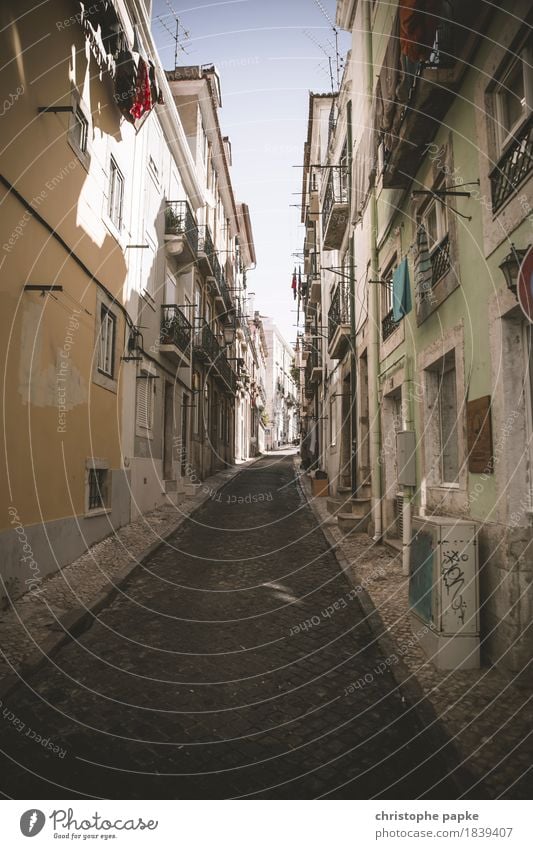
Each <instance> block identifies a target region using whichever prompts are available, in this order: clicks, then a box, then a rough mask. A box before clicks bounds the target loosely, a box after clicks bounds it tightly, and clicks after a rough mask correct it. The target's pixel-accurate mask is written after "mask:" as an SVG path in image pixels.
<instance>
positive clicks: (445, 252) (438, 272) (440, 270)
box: [429, 236, 451, 288]
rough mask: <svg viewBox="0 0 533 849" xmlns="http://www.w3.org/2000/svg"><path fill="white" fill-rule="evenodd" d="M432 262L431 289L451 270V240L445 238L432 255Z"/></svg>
mask: <svg viewBox="0 0 533 849" xmlns="http://www.w3.org/2000/svg"><path fill="white" fill-rule="evenodd" d="M429 258H430V260H431V287H432V288H433V286H435V285H436V284H437V283H438V282H439V280H440V278H441V277H444V275H445V274H447V273H448V271H449V270H450V268H451V262H450V240H449V238H448V236H445V237H444V239H443V240H442V242H440V243H439V244H438V245H437V247H436V248H434V250H433V251H432V252H431V254H430V257H429Z"/></svg>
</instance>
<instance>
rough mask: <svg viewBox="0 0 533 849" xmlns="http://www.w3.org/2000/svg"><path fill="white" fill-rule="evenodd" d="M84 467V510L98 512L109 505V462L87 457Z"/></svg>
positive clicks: (87, 512) (88, 512)
mask: <svg viewBox="0 0 533 849" xmlns="http://www.w3.org/2000/svg"><path fill="white" fill-rule="evenodd" d="M85 468H86V475H85V512H86V514H87V515H88V514H90V513H95V514H100V513H101V512H102V510H106V509H107V508H108V507H109V506H110V471H109V463H108V462H107V460H104V459H102V458H100V457H89V458H88V459H87V462H86V466H85Z"/></svg>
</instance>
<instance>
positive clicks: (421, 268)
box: [415, 224, 433, 301]
mask: <svg viewBox="0 0 533 849" xmlns="http://www.w3.org/2000/svg"><path fill="white" fill-rule="evenodd" d="M432 276H433V271H432V268H431V257H430V255H429V247H428V234H427V233H426V228H425V227H424V225H423V224H420V225H419V227H418V230H417V232H416V259H415V285H416V295H417V298H418V299H419V300H420V301H423V300H424V299H425V298H427V296H428V295H429V294H430V292H431V279H432Z"/></svg>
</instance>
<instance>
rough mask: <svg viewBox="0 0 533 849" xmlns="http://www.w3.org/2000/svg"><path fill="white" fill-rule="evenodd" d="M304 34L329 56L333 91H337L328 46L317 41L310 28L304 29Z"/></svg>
mask: <svg viewBox="0 0 533 849" xmlns="http://www.w3.org/2000/svg"><path fill="white" fill-rule="evenodd" d="M303 34H304V35H305V36H307V38H308V39H309V41H312V42H313V44H314V45H315V46H316V47H318V49H319V50H321V51H322V53H324V54H325V56H327V60H328V64H329V78H330V83H331V92H332V94H333V93H334V91H335V83H334V80H333V67H332V64H331V56H330V55H329V53H328V51H327V50H326V48H325V47H324V46H323V45H322V44H320V42H319V41H317V40H316V38H315V37H314V35H311V33H310V32H309V31H308V30H306V29H304V31H303Z"/></svg>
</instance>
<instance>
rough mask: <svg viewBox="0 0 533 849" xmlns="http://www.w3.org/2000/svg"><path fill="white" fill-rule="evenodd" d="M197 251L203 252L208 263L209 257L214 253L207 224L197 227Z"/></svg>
mask: <svg viewBox="0 0 533 849" xmlns="http://www.w3.org/2000/svg"><path fill="white" fill-rule="evenodd" d="M198 251H199V252H201V253H204V254H205V255H206V257H207V259H208V260H209V263H211V258H212V257H213V256H214V255H215V246H214V244H213V238H212V236H211V231H210V229H209V227H208V226H207V224H202V226H201V227H199V228H198Z"/></svg>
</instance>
